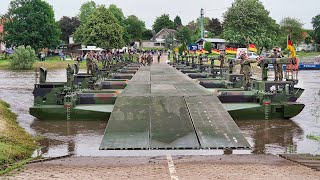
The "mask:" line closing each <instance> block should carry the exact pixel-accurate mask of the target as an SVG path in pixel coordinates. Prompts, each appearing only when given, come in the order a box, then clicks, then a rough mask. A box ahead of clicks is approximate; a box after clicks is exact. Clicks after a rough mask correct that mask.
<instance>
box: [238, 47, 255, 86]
mask: <svg viewBox="0 0 320 180" xmlns="http://www.w3.org/2000/svg"><path fill="white" fill-rule="evenodd" d="M241 59H242V60H243V62H242V64H243V74H244V85H243V87H244V89H245V90H248V88H249V87H250V83H251V82H250V81H251V79H250V76H251V63H256V61H255V60H249V57H248V55H247V54H246V53H244V54H242V55H241Z"/></svg>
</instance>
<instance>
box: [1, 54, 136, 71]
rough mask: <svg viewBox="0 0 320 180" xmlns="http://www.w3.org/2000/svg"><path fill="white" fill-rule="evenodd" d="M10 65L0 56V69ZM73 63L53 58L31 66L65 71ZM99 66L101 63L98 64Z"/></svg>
mask: <svg viewBox="0 0 320 180" xmlns="http://www.w3.org/2000/svg"><path fill="white" fill-rule="evenodd" d="M137 56H138V55H136V54H135V55H134V56H133V57H134V58H133V60H134V61H136V59H137ZM124 57H125V58H126V59H127V58H128V57H129V55H128V54H125V55H124ZM10 63H11V59H4V55H0V69H10ZM74 63H77V61H71V60H68V61H67V60H60V58H59V57H58V56H54V57H46V60H45V61H39V60H38V59H37V60H35V63H34V64H33V67H32V69H36V68H39V67H45V68H47V69H49V70H50V69H65V68H67V66H68V64H70V65H73V64H74ZM100 64H101V63H100ZM86 68H87V66H86V61H85V60H84V61H82V63H80V69H86Z"/></svg>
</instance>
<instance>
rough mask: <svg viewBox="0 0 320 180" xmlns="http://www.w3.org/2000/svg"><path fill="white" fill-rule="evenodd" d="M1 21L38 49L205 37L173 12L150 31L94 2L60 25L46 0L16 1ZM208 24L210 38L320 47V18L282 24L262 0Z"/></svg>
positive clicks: (12, 40)
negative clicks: (307, 24) (306, 24)
mask: <svg viewBox="0 0 320 180" xmlns="http://www.w3.org/2000/svg"><path fill="white" fill-rule="evenodd" d="M1 20H2V22H3V24H4V34H2V35H0V37H1V41H4V42H6V43H7V45H8V46H19V45H30V46H31V47H32V48H33V49H35V50H36V51H38V50H40V49H42V48H55V47H57V46H58V45H60V44H62V43H68V39H69V36H70V35H73V36H74V39H75V41H76V42H81V43H84V44H88V45H96V46H99V47H105V48H120V47H123V46H124V45H129V44H131V42H133V41H140V40H149V39H151V38H152V37H153V36H154V35H155V34H156V33H157V32H159V31H160V30H161V29H163V28H170V29H175V30H177V34H175V38H176V39H178V40H179V41H180V42H181V43H184V44H189V43H193V42H195V41H196V40H198V39H199V38H200V26H199V23H200V19H199V18H198V19H196V20H194V21H191V22H189V23H187V24H185V25H183V23H182V20H181V18H180V16H178V15H177V16H175V18H174V19H173V20H171V19H170V16H169V15H168V14H163V15H161V16H159V17H157V18H156V19H155V21H154V23H153V25H152V29H147V28H146V26H145V22H144V21H142V20H140V19H139V18H138V17H137V16H135V15H129V16H127V17H126V16H125V15H124V13H123V11H122V9H120V8H119V7H117V6H116V5H114V4H111V5H110V6H109V7H106V6H104V5H97V4H96V3H95V2H94V1H89V2H87V3H84V4H82V6H81V8H80V11H79V14H78V15H77V16H75V17H67V16H63V17H62V18H61V19H60V20H59V21H57V22H56V21H55V18H54V10H53V7H52V6H51V5H50V4H48V3H47V2H46V1H43V0H12V1H11V3H10V6H9V10H8V13H6V14H4V15H3V16H2V18H1ZM203 21H204V27H205V30H206V32H207V35H208V37H218V38H224V39H226V40H228V41H230V42H233V43H240V44H247V43H249V42H250V43H254V44H256V45H257V46H258V47H267V48H271V47H274V46H280V47H285V46H286V38H287V34H288V33H290V34H292V40H293V42H294V43H299V42H302V41H304V42H306V43H307V44H308V43H312V42H314V43H318V44H320V14H319V15H317V16H315V17H313V18H312V24H313V29H312V30H305V29H303V28H302V27H303V23H302V22H301V21H300V20H299V19H295V18H291V17H285V18H283V19H282V20H281V22H280V23H279V24H278V23H277V22H276V21H275V20H274V19H273V18H271V17H270V13H269V12H268V11H267V10H266V9H265V7H264V6H263V4H262V3H261V2H260V1H259V0H235V1H234V2H233V4H232V6H231V7H230V8H228V10H227V11H226V12H225V13H224V16H223V20H222V21H220V20H219V19H218V18H210V17H204V18H203ZM169 37H170V38H173V37H171V36H169ZM166 41H170V40H169V39H167V40H166Z"/></svg>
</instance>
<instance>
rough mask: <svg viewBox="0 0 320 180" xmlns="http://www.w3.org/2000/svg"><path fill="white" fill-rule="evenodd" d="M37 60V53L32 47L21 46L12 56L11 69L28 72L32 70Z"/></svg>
mask: <svg viewBox="0 0 320 180" xmlns="http://www.w3.org/2000/svg"><path fill="white" fill-rule="evenodd" d="M34 58H35V51H34V50H33V49H32V48H31V46H27V47H25V46H19V47H18V48H16V49H15V52H14V54H13V55H12V62H11V68H12V69H16V70H17V69H19V70H28V69H31V68H32V65H33V63H34Z"/></svg>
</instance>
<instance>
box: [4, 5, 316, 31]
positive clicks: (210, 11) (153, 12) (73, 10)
mask: <svg viewBox="0 0 320 180" xmlns="http://www.w3.org/2000/svg"><path fill="white" fill-rule="evenodd" d="M46 1H47V2H48V3H49V4H51V5H52V6H53V8H54V10H55V17H56V20H59V19H60V18H61V17H62V16H76V15H77V14H79V9H80V6H81V4H83V3H85V2H87V1H88V0H46ZM94 1H95V2H96V4H104V5H106V6H109V5H110V4H116V5H117V6H118V7H119V8H121V9H122V11H123V13H124V14H125V15H126V16H128V15H136V16H137V17H138V18H139V19H141V20H143V21H144V22H145V23H146V27H147V28H151V27H152V24H153V22H154V20H155V19H156V17H158V16H160V15H162V14H169V15H170V17H171V19H172V20H173V19H174V17H175V16H176V15H179V16H180V17H181V19H182V23H183V24H184V25H186V24H187V23H188V22H190V21H192V20H195V19H196V18H197V17H199V16H200V9H201V8H203V9H204V13H205V16H207V17H210V18H219V19H220V20H222V16H223V13H224V12H225V11H226V10H227V8H228V7H230V6H231V4H232V2H233V1H234V0H157V1H155V0H94ZM260 1H261V2H262V3H263V4H264V5H265V8H266V9H267V10H268V11H269V12H270V16H271V17H272V18H273V19H275V20H276V21H277V22H278V23H279V22H280V21H281V19H282V18H283V17H287V16H289V17H295V18H298V19H300V20H301V21H302V22H303V23H304V26H303V27H304V28H306V29H312V24H311V20H312V17H314V16H316V15H317V14H320V0H304V1H301V0H260ZM0 2H1V3H0V14H4V13H6V12H7V10H8V7H9V4H10V0H0Z"/></svg>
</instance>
